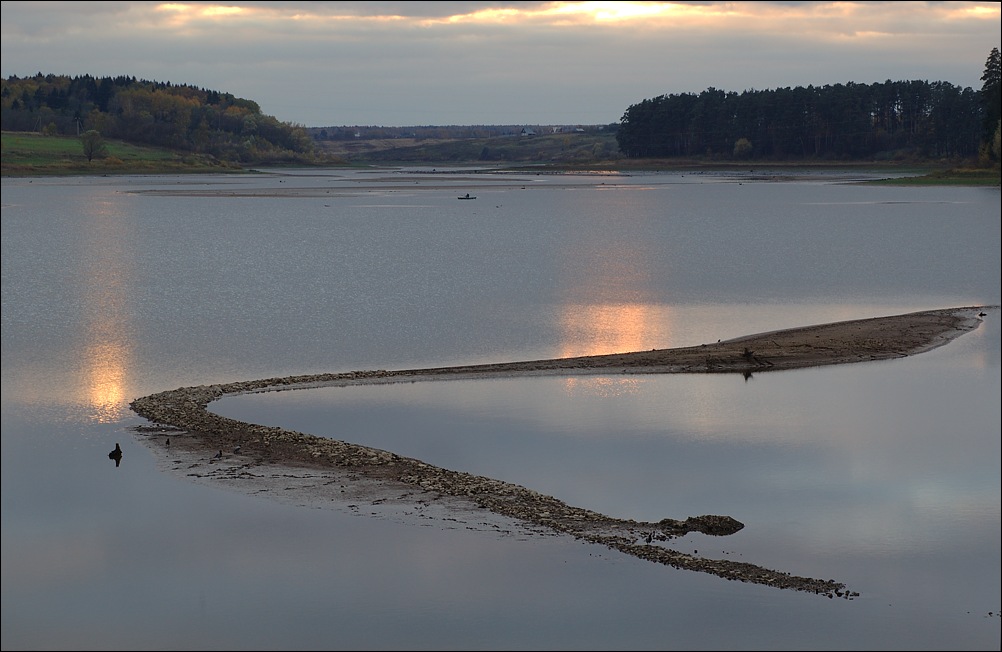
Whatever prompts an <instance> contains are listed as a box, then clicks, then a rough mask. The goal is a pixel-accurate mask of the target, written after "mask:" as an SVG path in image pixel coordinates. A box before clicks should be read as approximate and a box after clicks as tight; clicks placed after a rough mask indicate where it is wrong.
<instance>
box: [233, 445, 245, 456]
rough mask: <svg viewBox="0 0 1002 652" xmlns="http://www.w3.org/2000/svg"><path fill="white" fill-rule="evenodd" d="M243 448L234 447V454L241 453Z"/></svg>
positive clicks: (239, 446)
mask: <svg viewBox="0 0 1002 652" xmlns="http://www.w3.org/2000/svg"><path fill="white" fill-rule="evenodd" d="M241 448H243V446H241V445H240V444H237V445H236V447H234V449H233V454H234V455H237V454H238V453H240V449H241Z"/></svg>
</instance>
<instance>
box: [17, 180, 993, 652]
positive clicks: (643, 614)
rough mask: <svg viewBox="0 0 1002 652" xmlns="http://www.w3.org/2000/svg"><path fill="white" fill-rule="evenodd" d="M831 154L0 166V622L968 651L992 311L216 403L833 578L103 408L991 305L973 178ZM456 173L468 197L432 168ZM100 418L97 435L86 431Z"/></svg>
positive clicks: (186, 643) (50, 628)
mask: <svg viewBox="0 0 1002 652" xmlns="http://www.w3.org/2000/svg"><path fill="white" fill-rule="evenodd" d="M850 180H851V179H849V178H846V177H844V176H843V177H839V176H835V175H832V176H831V177H830V178H827V179H824V180H817V179H813V178H809V177H804V178H803V179H800V180H797V181H792V182H784V183H773V182H758V181H751V180H748V179H742V178H739V177H737V176H734V175H709V174H649V175H629V176H628V175H613V174H608V175H581V176H559V175H532V174H500V175H493V174H486V173H482V174H474V173H472V172H470V171H463V170H453V171H450V170H443V169H441V168H440V169H437V170H435V173H431V170H428V169H413V170H382V171H342V170H332V171H322V172H319V173H318V172H310V173H298V174H295V173H294V174H289V173H283V174H278V173H275V174H267V173H265V174H257V175H248V176H239V177H238V176H226V177H222V176H220V177H215V176H213V177H153V176H151V177H126V178H70V179H54V178H35V179H23V180H22V179H18V180H12V179H4V180H3V186H2V188H3V214H2V226H3V238H2V254H3V255H2V263H0V264H2V272H3V288H2V354H3V373H2V444H3V456H2V465H3V469H2V470H3V473H2V488H3V491H2V501H3V502H2V506H3V513H2V524H3V532H2V543H3V586H2V598H3V605H2V645H3V648H4V649H52V648H62V649H67V648H70V649H232V648H242V649H274V648H282V649H318V648H323V649H335V648H338V649H360V648H363V649H391V648H398V649H399V648H405V649H471V648H472V649H517V648H522V649H525V648H532V649H540V648H548V649H567V648H575V649H640V648H641V647H644V648H653V649H693V648H704V649H791V650H792V649H797V650H800V649H866V650H870V649H986V650H997V649H998V648H999V644H1000V619H999V612H1000V609H1002V604H1000V579H999V577H1000V573H1002V568H1000V557H1002V553H1000V502H1002V501H1000V494H1002V490H1000V477H1002V471H1000V437H999V432H1000V398H999V396H1000V391H1002V389H1000V364H999V360H1000V355H999V352H1000V329H999V319H1000V313H999V310H998V309H990V310H987V311H986V312H987V313H988V314H987V316H986V317H985V321H984V323H983V324H982V325H981V327H980V328H979V329H978V330H976V331H974V332H973V333H969V334H967V335H964V336H963V337H961V338H960V339H958V340H956V341H954V342H952V343H951V344H949V345H947V346H945V347H942V348H940V349H936V350H934V351H932V352H929V353H925V354H922V355H919V356H915V357H912V358H907V359H902V360H895V361H891V362H882V363H870V364H864V365H849V366H843V367H832V368H826V369H814V370H804V371H795V372H782V373H772V374H768V373H767V374H757V375H755V376H753V377H752V378H750V379H748V380H745V379H744V378H742V377H741V376H733V377H732V376H729V375H727V376H716V375H715V376H692V377H679V376H667V377H664V376H635V377H632V376H631V377H629V378H623V377H618V376H617V377H609V376H595V377H576V378H532V379H512V380H483V381H475V382H463V381H448V382H426V383H413V384H399V385H390V386H378V387H375V386H369V387H351V388H330V389H315V390H307V391H297V392H283V393H276V394H264V395H254V396H242V397H234V398H228V399H224V400H223V401H220V402H218V403H214V404H212V406H211V407H212V409H213V410H215V411H218V412H221V413H224V414H227V415H228V416H235V417H237V418H241V419H244V420H250V421H255V422H258V423H267V424H271V425H281V426H285V427H290V428H294V429H297V430H303V431H308V432H313V433H316V434H322V435H328V436H332V437H336V438H340V439H347V440H350V441H356V442H359V443H364V444H368V445H374V446H378V447H381V448H386V449H389V450H393V451H394V452H397V453H400V454H404V455H408V456H414V457H419V458H421V459H424V460H426V461H428V462H430V463H433V464H437V465H439V466H445V467H448V468H453V469H457V470H463V471H470V472H473V473H477V474H481V475H488V476H491V477H495V478H499V479H503V480H506V481H509V482H516V483H518V484H522V485H524V486H527V487H530V488H532V489H536V490H538V491H542V492H544V493H548V494H551V495H554V496H557V497H559V498H560V499H562V500H564V501H566V502H568V503H571V504H573V505H577V506H581V507H586V508H589V509H593V510H596V511H600V512H603V513H606V514H609V515H612V516H617V517H622V518H636V519H645V520H647V519H653V520H657V519H660V518H663V517H666V516H668V517H673V518H685V517H686V516H690V515H697V514H705V513H710V514H728V515H731V516H733V517H735V518H737V519H738V520H740V521H742V522H743V523H745V525H746V527H745V529H744V530H742V531H741V532H739V533H738V534H736V535H734V536H731V537H726V538H716V537H704V536H702V535H689V536H688V537H684V538H682V539H679V540H677V541H675V542H673V545H675V546H677V547H678V548H679V549H680V550H685V551H687V552H692V550H697V549H698V550H699V553H700V554H702V555H704V556H707V557H712V558H738V559H740V560H742V561H748V562H751V563H755V564H760V565H763V566H767V567H770V568H776V569H779V570H784V571H787V572H790V573H793V574H797V575H807V576H811V577H819V578H832V579H836V580H838V581H842V582H845V583H846V584H847V585H849V586H850V588H852V589H853V590H856V591H859V592H860V594H861V595H860V597H858V598H856V599H855V600H851V601H849V600H841V599H835V600H828V599H825V598H820V597H817V596H814V595H808V594H802V593H797V592H789V591H780V590H775V589H769V588H766V587H761V586H756V585H745V584H740V583H734V582H727V581H724V580H721V579H719V578H716V577H713V576H710V575H704V574H697V573H689V572H683V571H677V570H673V569H670V568H666V567H662V566H656V565H653V564H650V563H649V562H644V561H640V560H637V559H633V558H631V557H626V556H624V555H620V554H619V553H615V552H613V551H610V550H608V549H606V548H603V547H600V546H594V545H589V544H582V543H579V542H576V541H574V540H571V539H566V538H562V537H539V536H524V535H503V534H498V533H497V532H495V531H493V530H492V528H490V527H487V526H479V525H478V523H479V520H478V519H479V517H478V515H475V514H474V515H469V517H468V518H466V519H465V520H463V519H460V520H459V521H456V522H454V523H453V524H452V525H449V524H448V522H438V523H429V522H417V521H415V519H413V518H408V517H407V516H406V515H401V514H395V513H390V512H386V513H383V512H378V511H376V510H373V509H367V508H363V509H361V510H352V509H345V508H344V507H343V506H338V505H334V506H332V508H331V509H318V508H317V506H316V505H309V506H302V505H295V504H289V503H288V501H276V500H269V499H267V498H262V497H260V496H251V495H245V494H243V493H240V492H236V491H232V490H228V489H227V488H225V487H219V486H216V485H212V484H207V483H197V482H195V481H193V479H192V478H190V477H188V476H187V474H186V473H185V471H184V470H183V469H180V470H178V469H175V470H173V471H172V470H171V465H170V464H169V463H165V462H164V460H162V459H158V457H157V455H155V454H154V452H153V451H151V450H149V449H147V448H146V447H145V445H144V444H142V443H141V442H140V441H139V440H138V439H137V438H136V437H135V436H134V435H133V434H131V432H130V431H129V429H130V428H131V427H133V426H136V425H142V424H144V423H145V422H144V421H143V420H142V419H139V418H138V417H136V416H135V415H134V414H133V413H131V411H130V410H129V409H128V402H129V401H131V400H132V399H133V398H136V397H139V396H144V395H146V394H150V393H153V392H158V391H162V390H165V389H173V388H175V387H180V386H187V385H199V384H209V383H216V382H232V381H236V380H250V379H255V378H265V377H273V376H284V375H291V374H303V373H319V372H329V371H348V370H352V369H394V368H398V369H405V368H416V367H427V366H442V365H451V364H471V363H479V362H496V361H509V360H523V359H533V358H540V357H557V356H566V355H582V354H594V353H607V352H613V351H629V350H641V349H645V348H661V347H666V346H687V345H693V344H699V343H702V342H712V341H716V340H717V339H726V338H729V337H736V336H739V335H745V334H750V333H755V332H761V331H767V330H773V329H777V328H786V327H792V326H801V325H807V324H813V323H821V322H828V321H835V320H841V319H851V318H857V317H873V316H881V315H889V314H896V313H901V312H910V311H914V310H922V309H929V308H944V307H954V306H968V305H997V304H999V303H1000V280H999V278H1000V267H1002V265H1000V248H1002V247H1000V230H999V222H1000V220H999V217H1000V208H999V193H998V190H989V189H970V188H888V187H869V186H859V185H853V184H851V183H847V181H850ZM467 192H469V193H470V194H471V195H473V196H476V197H477V199H476V200H475V201H457V200H456V197H457V196H459V195H463V194H465V193H467ZM116 442H119V443H121V445H122V448H123V449H124V450H125V456H124V459H123V461H122V464H121V466H120V467H118V468H116V467H115V465H114V463H113V462H112V461H111V460H109V459H108V457H107V453H108V451H110V450H111V449H112V448H114V445H115V443H116Z"/></svg>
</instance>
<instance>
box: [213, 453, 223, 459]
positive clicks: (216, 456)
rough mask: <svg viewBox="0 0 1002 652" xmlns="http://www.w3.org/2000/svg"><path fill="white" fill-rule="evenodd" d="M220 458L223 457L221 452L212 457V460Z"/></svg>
mask: <svg viewBox="0 0 1002 652" xmlns="http://www.w3.org/2000/svg"><path fill="white" fill-rule="evenodd" d="M222 456H223V451H219V452H218V453H216V454H215V455H213V456H212V459H214V460H218V459H219V458H220V457H222Z"/></svg>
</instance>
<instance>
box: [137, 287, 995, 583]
mask: <svg viewBox="0 0 1002 652" xmlns="http://www.w3.org/2000/svg"><path fill="white" fill-rule="evenodd" d="M997 308H998V306H991V307H977V306H975V307H966V308H950V309H942V310H930V311H922V312H914V313H908V314H904V315H896V316H890V317H876V318H869V319H856V320H851V321H844V322H835V323H830V324H820V325H814V326H806V327H801V328H793V329H788V330H779V331H773V332H768V333H760V334H756V335H748V336H744V337H739V338H735V339H730V340H727V341H723V342H721V341H718V342H716V343H711V344H702V345H699V346H691V347H682V348H675V349H655V350H652V351H638V352H632V353H621V354H611V355H597V356H581V357H575V358H555V359H545V360H532V361H522V362H506V363H495V364H479V365H467V366H453V367H439V368H426V369H409V370H398V371H387V370H374V371H352V372H343V373H330V374H314V375H304V376H289V377H285V378H269V379H262V380H256V381H248V382H235V383H228V384H222V385H201V386H197V387H183V388H179V389H176V390H171V391H166V392H161V393H158V394H153V395H150V396H146V397H143V398H138V399H136V400H134V401H133V402H132V403H131V404H130V406H131V407H132V409H133V410H134V411H135V412H136V413H137V414H139V415H140V416H142V417H144V418H146V419H148V420H149V421H151V422H153V423H154V424H156V425H154V426H149V427H140V428H137V429H136V432H137V435H140V436H145V437H146V440H147V443H149V444H151V445H153V446H158V447H161V448H165V447H166V446H167V443H166V442H167V440H168V439H170V438H173V442H174V443H173V444H170V446H171V450H172V451H181V452H184V453H185V454H187V455H188V457H189V466H186V467H185V469H186V474H187V475H189V476H192V475H198V474H199V473H204V474H205V475H207V476H212V475H214V474H217V475H219V474H222V475H220V477H223V476H225V478H226V479H227V480H228V481H231V482H233V483H237V484H241V483H242V484H243V485H244V486H245V487H246V488H247V490H248V491H251V492H256V491H258V490H260V485H261V483H262V482H264V478H265V477H266V475H267V474H264V473H262V472H261V470H263V469H275V468H285V469H312V470H314V471H320V472H322V473H323V474H326V475H323V477H322V478H321V480H319V481H317V482H316V484H315V486H310V487H308V491H311V492H314V494H315V496H316V498H317V499H318V500H320V501H328V502H329V501H332V500H337V496H332V495H331V492H333V489H330V488H329V487H330V486H331V485H333V484H334V483H335V482H340V483H351V482H352V481H359V482H361V483H362V484H360V485H357V487H361V486H362V485H364V486H365V487H367V488H368V489H366V490H364V491H363V490H357V491H355V493H354V494H353V495H354V496H355V497H359V496H362V497H364V496H365V495H369V496H370V499H373V500H378V501H380V502H381V501H383V500H385V497H386V495H387V493H386V491H387V490H390V491H391V492H392V493H394V494H395V495H398V496H399V495H407V496H415V498H414V500H415V501H420V502H423V503H428V502H429V501H437V500H446V501H453V502H458V503H463V504H466V505H467V507H469V508H477V509H487V510H490V511H491V512H493V513H495V514H498V515H500V516H504V517H509V518H513V519H516V520H518V521H521V522H524V523H528V524H532V525H534V526H538V527H541V528H546V529H549V530H552V531H554V532H557V533H562V534H569V535H571V536H574V537H576V538H579V539H583V540H586V541H589V542H592V543H599V544H602V545H605V546H608V547H610V548H613V549H615V550H619V551H621V552H624V553H626V554H630V555H633V556H636V557H639V558H642V559H647V560H650V561H654V562H657V563H660V564H665V565H669V566H672V567H675V568H681V569H686V570H693V571H698V572H706V573H711V574H714V575H718V576H720V577H723V578H726V579H731V580H738V581H742V582H753V583H759V584H766V585H769V586H773V587H776V588H786V589H793V590H798V591H807V592H813V593H817V594H821V595H826V596H829V597H833V596H836V595H837V596H839V597H845V598H851V597H853V596H854V595H857V594H855V593H853V592H851V591H849V590H847V589H846V588H845V586H844V585H843V584H841V583H838V582H835V581H833V580H818V579H813V578H806V577H798V576H795V575H791V574H789V573H785V572H780V571H773V570H769V569H765V568H762V567H759V566H755V565H753V564H748V563H742V562H734V561H728V560H713V559H707V558H703V557H698V556H695V555H689V554H685V553H681V552H678V551H675V550H671V549H668V548H666V547H663V546H661V545H659V542H663V541H667V540H670V539H673V538H675V537H679V536H683V535H684V534H686V533H688V532H691V531H699V532H703V533H705V534H710V535H720V536H726V535H728V534H732V533H734V532H736V531H738V530H740V529H741V528H742V527H744V526H743V524H741V523H739V522H738V521H735V520H734V519H733V518H731V517H728V516H715V515H703V516H696V517H688V518H686V519H684V520H676V519H673V518H665V519H662V520H661V521H658V522H636V521H632V520H624V519H616V518H612V517H608V516H604V515H602V514H598V513H596V512H592V511H589V510H587V509H582V508H578V507H572V506H569V505H566V504H565V503H563V502H561V501H559V500H557V499H555V498H553V497H550V496H545V495H542V494H539V493H537V492H535V491H532V490H531V489H527V488H525V487H521V486H518V485H513V484H510V483H506V482H503V481H501V480H495V479H491V478H486V477H481V476H475V475H471V474H469V473H464V472H461V471H452V470H448V469H442V468H439V467H435V466H433V465H430V464H427V463H425V462H422V461H421V460H417V459H413V458H406V457H402V456H399V455H397V454H395V453H392V452H389V451H383V450H379V449H375V448H370V447H367V446H362V445H359V444H353V443H350V442H343V441H337V440H333V439H329V438H325V437H318V436H315V435H310V434H305V433H300V432H295V431H290V430H284V429H282V428H276V427H268V426H260V425H255V424H250V423H244V422H240V421H236V420H234V419H228V418H226V417H222V416H219V415H217V414H214V413H212V412H210V411H209V410H208V409H207V406H208V405H209V403H211V402H212V401H215V400H217V399H219V398H222V397H223V396H226V395H235V394H244V393H256V392H269V391H282V390H292V389H309V388H315V387H325V386H348V385H355V384H383V383H394V382H414V381H416V380H442V379H460V378H478V377H479V378H484V377H516V376H526V375H569V374H579V375H580V374H589V375H597V374H660V373H740V374H744V375H745V376H746V377H747V376H750V375H752V374H755V373H764V372H768V371H777V370H783V369H799V368H805V367H816V366H822V365H833V364H846V363H850V362H862V361H872V360H887V359H892V358H899V357H905V356H909V355H914V354H917V353H922V352H924V351H928V350H930V349H933V348H936V347H939V346H942V345H944V344H946V343H948V342H950V341H952V340H953V339H955V338H957V337H959V336H960V335H962V334H964V333H967V332H970V331H972V330H974V329H976V328H977V327H978V326H979V325H980V324H981V322H982V319H983V317H985V316H986V313H985V312H984V311H985V310H988V309H997ZM224 450H225V451H231V450H232V451H233V453H232V454H231V453H229V452H227V453H226V454H224V453H223V451H224ZM217 451H218V453H217ZM213 453H216V454H213ZM255 470H257V471H255ZM274 475H275V474H271V476H270V477H274ZM318 477H319V476H318ZM331 478H336V480H335V479H331ZM342 486H344V485H342ZM357 487H356V488H357ZM285 488H289V489H291V488H292V487H285ZM300 489H302V487H300ZM342 491H343V490H342ZM366 492H368V493H366Z"/></svg>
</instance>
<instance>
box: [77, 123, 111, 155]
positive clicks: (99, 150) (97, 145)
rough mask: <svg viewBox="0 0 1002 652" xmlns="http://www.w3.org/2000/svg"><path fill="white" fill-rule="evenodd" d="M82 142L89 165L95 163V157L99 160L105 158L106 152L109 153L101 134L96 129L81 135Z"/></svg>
mask: <svg viewBox="0 0 1002 652" xmlns="http://www.w3.org/2000/svg"><path fill="white" fill-rule="evenodd" d="M80 142H81V144H82V145H83V153H84V156H86V157H87V162H88V163H89V162H91V161H93V160H94V157H95V156H96V157H98V158H100V157H102V156H104V153H105V151H107V147H106V146H105V144H104V138H102V137H101V132H99V131H97V130H95V129H90V130H88V131H85V132H83V133H82V134H80Z"/></svg>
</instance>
